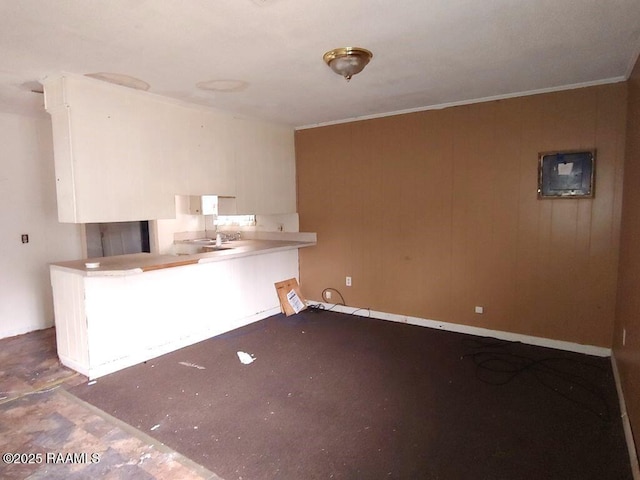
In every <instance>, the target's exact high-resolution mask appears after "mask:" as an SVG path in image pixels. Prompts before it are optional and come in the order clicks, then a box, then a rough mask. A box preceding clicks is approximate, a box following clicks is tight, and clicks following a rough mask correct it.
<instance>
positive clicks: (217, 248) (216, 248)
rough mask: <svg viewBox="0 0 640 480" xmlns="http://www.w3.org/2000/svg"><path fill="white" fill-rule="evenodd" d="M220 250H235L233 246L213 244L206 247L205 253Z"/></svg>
mask: <svg viewBox="0 0 640 480" xmlns="http://www.w3.org/2000/svg"><path fill="white" fill-rule="evenodd" d="M220 250H233V247H216V246H215V245H212V246H210V247H204V251H205V253H207V252H219V251H220Z"/></svg>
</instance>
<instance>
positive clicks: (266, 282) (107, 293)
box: [50, 233, 316, 378]
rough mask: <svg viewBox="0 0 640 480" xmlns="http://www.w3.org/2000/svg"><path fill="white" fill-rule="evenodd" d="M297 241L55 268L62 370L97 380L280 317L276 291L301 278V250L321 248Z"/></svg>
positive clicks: (311, 240)
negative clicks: (282, 283) (281, 283)
mask: <svg viewBox="0 0 640 480" xmlns="http://www.w3.org/2000/svg"><path fill="white" fill-rule="evenodd" d="M298 235H299V238H298V239H291V238H289V239H287V240H263V239H261V240H241V241H237V242H232V245H230V247H231V248H229V249H225V250H220V251H214V252H210V253H199V254H195V255H153V254H144V253H143V254H132V255H121V256H115V257H105V258H95V259H94V258H92V259H87V260H76V261H69V262H61V263H55V264H52V265H51V266H50V272H51V284H52V287H53V297H54V310H55V321H56V334H57V346H58V355H59V357H60V360H61V362H62V363H63V364H64V365H66V366H67V367H69V368H72V369H74V370H76V371H78V372H80V373H82V374H83V375H86V376H88V377H89V378H98V377H100V376H103V375H106V374H108V373H112V372H115V371H117V370H121V369H123V368H126V367H129V366H132V365H135V364H137V363H140V362H143V361H146V360H149V359H151V358H154V357H157V356H159V355H163V354H165V353H168V352H171V351H174V350H177V349H179V348H182V347H185V346H187V345H191V344H194V343H197V342H199V341H202V340H205V339H207V338H210V337H212V336H215V335H218V334H221V333H224V332H228V331H230V330H233V329H235V328H238V327H241V326H243V325H246V324H248V323H251V322H254V321H257V320H261V319H263V318H266V317H268V316H271V315H274V314H276V313H279V312H280V307H279V302H278V297H277V295H276V291H275V287H274V283H276V282H279V281H281V280H284V279H287V278H292V277H296V278H297V277H298V249H299V248H303V247H308V246H312V245H315V243H316V240H315V234H310V233H299V234H298ZM87 265H88V266H87ZM185 361H188V359H185Z"/></svg>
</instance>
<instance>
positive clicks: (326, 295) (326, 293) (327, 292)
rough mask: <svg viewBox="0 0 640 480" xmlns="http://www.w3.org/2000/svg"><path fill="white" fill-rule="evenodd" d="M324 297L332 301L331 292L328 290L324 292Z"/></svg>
mask: <svg viewBox="0 0 640 480" xmlns="http://www.w3.org/2000/svg"><path fill="white" fill-rule="evenodd" d="M324 296H325V297H326V299H327V300H331V290H327V291H326V292H324Z"/></svg>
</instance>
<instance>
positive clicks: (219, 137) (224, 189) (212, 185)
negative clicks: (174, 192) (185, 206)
mask: <svg viewBox="0 0 640 480" xmlns="http://www.w3.org/2000/svg"><path fill="white" fill-rule="evenodd" d="M185 124H186V125H187V126H188V127H187V128H188V129H189V131H188V133H187V145H188V151H189V161H188V162H186V163H185V166H186V169H187V185H188V187H187V188H188V193H189V194H190V195H209V194H213V195H226V196H233V195H235V192H236V172H235V165H234V158H233V151H234V145H233V138H232V136H231V129H232V117H229V116H223V115H221V114H218V113H216V112H207V111H201V112H200V111H197V110H193V111H192V112H190V116H189V118H188V120H187V121H186V122H185Z"/></svg>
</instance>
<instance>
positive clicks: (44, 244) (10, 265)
mask: <svg viewBox="0 0 640 480" xmlns="http://www.w3.org/2000/svg"><path fill="white" fill-rule="evenodd" d="M0 225H2V229H0V245H1V250H0V338H5V337H10V336H13V335H18V334H21V333H26V332H29V331H32V330H38V329H42V328H47V327H50V326H52V325H53V300H52V294H51V284H50V280H49V267H48V264H49V263H51V262H57V261H63V260H72V259H78V258H82V247H81V230H80V229H81V226H80V225H75V224H61V223H58V214H57V207H56V192H55V175H54V170H53V146H52V139H51V121H50V119H49V118H48V116H45V115H44V114H43V117H42V118H32V117H25V116H19V115H13V114H6V113H0ZM23 233H27V234H29V243H27V244H23V243H21V240H20V236H21V234H23Z"/></svg>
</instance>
